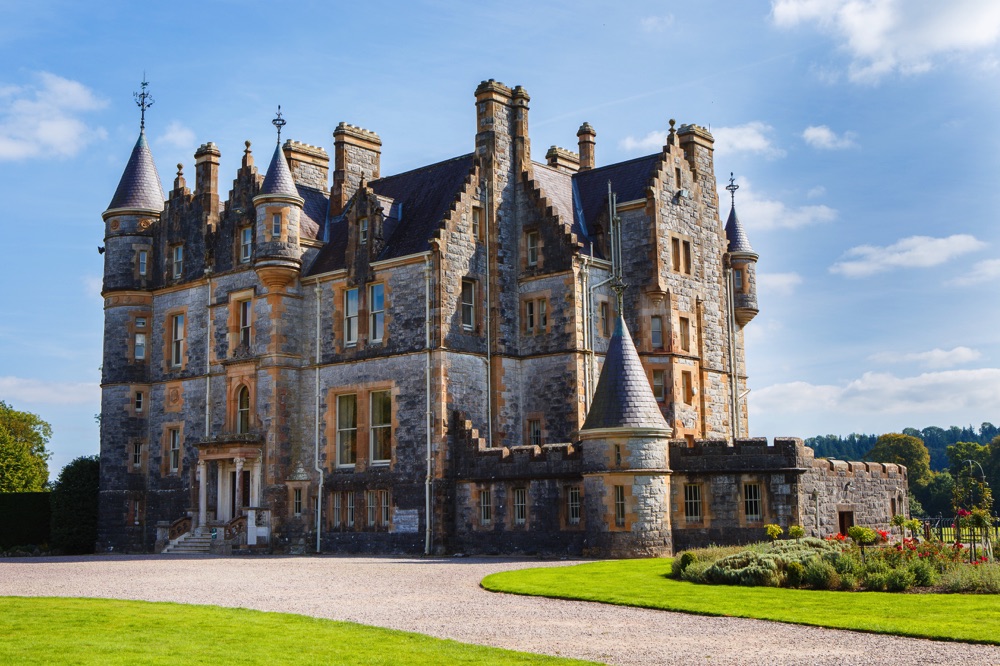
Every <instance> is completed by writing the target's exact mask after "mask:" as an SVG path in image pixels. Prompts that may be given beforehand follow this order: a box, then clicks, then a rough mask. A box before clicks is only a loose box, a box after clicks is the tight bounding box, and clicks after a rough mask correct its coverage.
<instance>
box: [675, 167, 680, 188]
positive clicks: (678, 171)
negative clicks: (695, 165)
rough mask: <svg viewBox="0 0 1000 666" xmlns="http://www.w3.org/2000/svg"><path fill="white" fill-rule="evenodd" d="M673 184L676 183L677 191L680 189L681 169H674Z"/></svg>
mask: <svg viewBox="0 0 1000 666" xmlns="http://www.w3.org/2000/svg"><path fill="white" fill-rule="evenodd" d="M674 182H675V183H677V189H678V190H679V189H681V168H680V167H674Z"/></svg>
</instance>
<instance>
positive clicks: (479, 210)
mask: <svg viewBox="0 0 1000 666" xmlns="http://www.w3.org/2000/svg"><path fill="white" fill-rule="evenodd" d="M482 229H483V207H482V206H473V207H472V237H473V238H475V239H476V240H477V241H478V240H479V238H480V234H481V233H482Z"/></svg>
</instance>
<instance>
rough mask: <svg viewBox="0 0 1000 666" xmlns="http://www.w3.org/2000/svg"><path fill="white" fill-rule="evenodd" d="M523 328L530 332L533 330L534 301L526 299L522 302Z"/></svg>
mask: <svg viewBox="0 0 1000 666" xmlns="http://www.w3.org/2000/svg"><path fill="white" fill-rule="evenodd" d="M524 330H525V331H526V332H528V333H531V332H533V331H534V330H535V302H534V301H527V302H526V303H525V304H524Z"/></svg>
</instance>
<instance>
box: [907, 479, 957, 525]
mask: <svg viewBox="0 0 1000 666" xmlns="http://www.w3.org/2000/svg"><path fill="white" fill-rule="evenodd" d="M954 491H955V478H954V477H953V476H952V475H951V474H950V473H949V472H947V471H944V472H931V474H930V477H929V478H928V481H927V483H926V485H923V486H915V487H914V488H913V489H912V493H911V495H910V497H916V498H917V499H918V500H919V501H920V504H921V506H922V507H923V509H924V511H925V512H926V514H927V515H928V516H931V517H933V516H938V515H941V516H947V515H951V512H952V507H951V499H952V495H953V494H954ZM911 511H912V508H911Z"/></svg>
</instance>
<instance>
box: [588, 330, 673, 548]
mask: <svg viewBox="0 0 1000 666" xmlns="http://www.w3.org/2000/svg"><path fill="white" fill-rule="evenodd" d="M672 434H673V430H672V429H671V428H670V426H669V425H667V422H666V421H665V420H664V419H663V414H661V413H660V408H659V405H658V404H657V402H656V398H655V397H654V396H653V390H652V388H650V385H649V380H648V379H647V378H646V373H645V371H644V370H643V367H642V362H641V361H640V360H639V354H638V353H636V351H635V345H634V344H632V336H630V335H629V332H628V328H627V327H626V325H625V319H624V318H623V317H622V316H619V317H618V321H617V322H616V324H615V331H614V334H613V335H612V336H611V339H610V341H609V342H608V352H607V356H606V357H605V360H604V367H603V368H602V369H601V376H600V378H599V379H598V381H597V389H596V390H595V392H594V399H593V401H592V402H591V405H590V411H589V412H588V414H587V420H586V421H585V422H584V424H583V428H582V429H581V430H580V439H581V440H582V442H581V446H582V448H583V477H584V508H585V511H586V520H587V546H586V554H588V555H593V556H599V557H652V556H660V555H670V554H672V544H673V538H672V534H671V526H670V464H669V458H668V450H669V447H668V441H667V440H669V438H670V437H671V435H672Z"/></svg>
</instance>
